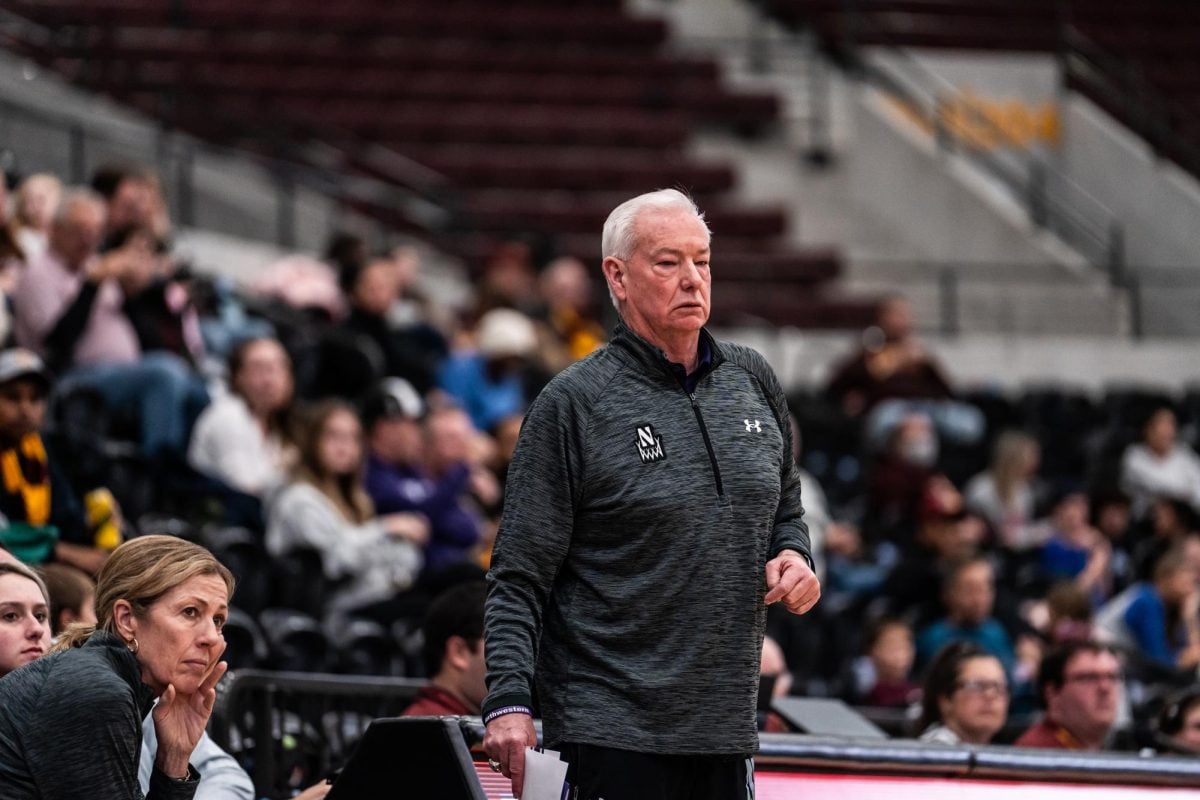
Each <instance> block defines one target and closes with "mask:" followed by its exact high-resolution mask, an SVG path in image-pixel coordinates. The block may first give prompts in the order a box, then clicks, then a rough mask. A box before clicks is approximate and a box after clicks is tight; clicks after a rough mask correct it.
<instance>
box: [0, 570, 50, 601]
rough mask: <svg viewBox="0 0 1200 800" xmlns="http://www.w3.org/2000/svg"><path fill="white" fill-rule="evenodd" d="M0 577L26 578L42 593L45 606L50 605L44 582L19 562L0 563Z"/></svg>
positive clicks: (48, 593)
mask: <svg viewBox="0 0 1200 800" xmlns="http://www.w3.org/2000/svg"><path fill="white" fill-rule="evenodd" d="M0 575H18V576H20V577H22V578H28V579H29V580H31V581H33V582H34V583H35V584H36V585H37V587H38V591H39V592H41V593H42V598H43V599H45V601H46V605H47V606H48V605H50V592H49V590H47V589H46V582H45V581H43V580H42V578H41V576H40V575H38V574H37V573H36V572H34V571H33V570H31V569H30V568H29V567H27V566H25V565H24V564H22V563H21V562H20V561H0Z"/></svg>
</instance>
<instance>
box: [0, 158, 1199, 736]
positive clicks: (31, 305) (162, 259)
mask: <svg viewBox="0 0 1200 800" xmlns="http://www.w3.org/2000/svg"><path fill="white" fill-rule="evenodd" d="M172 236H173V228H172V222H171V218H170V214H169V213H168V210H167V204H166V203H165V201H164V194H163V187H162V185H161V183H160V180H159V178H158V177H157V176H156V175H155V174H154V173H153V172H151V171H148V170H145V169H142V168H140V167H136V166H119V165H115V166H106V167H103V168H101V169H99V170H97V171H96V173H95V175H94V176H93V179H92V181H91V183H90V185H89V186H87V187H68V186H64V185H63V184H62V182H61V181H60V180H59V179H58V178H56V177H55V176H52V175H44V174H35V175H28V176H23V177H19V178H16V179H13V180H12V181H11V185H9V183H8V181H7V180H5V179H4V177H3V176H0V292H2V293H3V299H4V302H3V303H0V341H2V342H3V344H4V350H3V352H0V475H2V477H3V481H4V486H3V490H2V491H0V514H2V515H3V520H2V525H3V528H2V529H0V546H2V547H3V549H4V550H6V551H8V553H9V554H10V555H11V556H14V557H16V558H17V559H19V560H21V561H23V562H25V563H26V564H29V565H32V566H36V567H39V568H41V569H42V570H44V572H45V575H46V578H47V582H48V583H49V590H50V593H51V606H52V609H53V613H52V614H51V615H50V618H52V619H54V620H56V621H57V620H59V619H60V616H59V615H60V614H65V615H68V617H67V619H68V621H69V620H70V618H71V616H70V615H76V616H77V615H86V614H87V613H88V610H87V606H88V603H89V600H88V586H89V581H90V577H89V576H91V575H94V574H95V573H96V571H97V570H98V569H99V567H100V565H102V564H103V563H104V559H105V558H106V556H107V554H108V553H109V552H111V551H112V550H113V549H114V548H115V547H116V546H117V545H118V544H120V543H121V541H123V540H124V539H125V538H128V537H133V536H137V535H140V534H145V533H172V534H174V535H178V536H184V537H189V538H192V539H194V540H195V541H198V542H200V543H202V544H205V545H206V546H208V547H210V548H211V549H212V550H213V551H214V552H215V553H217V555H218V557H220V558H222V560H223V561H224V562H225V563H226V564H227V565H228V566H229V567H230V568H231V569H232V570H233V571H234V573H235V574H236V575H237V577H238V582H239V589H238V594H237V595H236V596H235V597H234V606H235V607H236V608H235V612H239V613H241V615H242V618H244V619H242V618H239V616H238V614H237V613H234V614H231V616H230V623H229V628H228V633H227V638H229V639H230V641H231V645H230V651H229V653H228V654H227V655H228V657H229V658H230V659H231V663H233V664H234V666H237V665H238V664H241V665H260V666H274V667H297V666H300V667H308V668H314V669H317V668H321V669H335V670H343V671H372V670H374V671H388V672H393V673H401V674H409V675H425V676H428V677H431V678H434V677H436V676H437V675H438V674H441V673H442V672H445V671H447V670H448V671H449V673H448V674H450V675H452V679H448V680H447V681H446V682H445V686H444V687H443V689H444V693H448V695H446V696H439V695H437V693H436V692H435V693H433V694H431V695H430V696H428V697H426V698H424V700H425V701H428V702H434V701H435V700H438V699H439V697H440V699H441V700H442V701H446V702H447V703H448V702H449V701H448V700H447V697H450V698H452V699H453V700H454V703H457V705H455V704H453V703H451V704H449V705H447V706H443V707H450V708H461V709H462V710H463V711H462V712H460V713H466V712H475V713H477V712H478V704H479V702H480V700H481V698H482V693H481V691H480V690H479V688H478V685H479V683H481V681H482V667H481V663H482V662H481V660H480V659H481V658H482V652H481V645H480V636H481V629H480V628H479V625H478V616H479V610H478V608H477V607H478V606H480V605H481V602H482V600H481V596H479V595H478V594H477V592H476V594H468V595H465V597H466V598H467V599H465V600H463V601H462V603H459V604H458V605H455V604H454V603H450V604H447V602H446V601H444V600H442V601H438V602H435V600H437V598H439V597H444V596H445V592H446V591H447V590H449V591H455V590H457V591H458V592H460V593H461V592H462V591H463V590H462V586H463V585H467V586H478V583H477V581H478V579H479V578H481V577H482V575H483V574H484V572H485V571H486V569H487V566H488V562H489V554H490V548H491V543H492V541H493V539H494V536H495V532H496V525H497V522H498V519H499V512H500V509H501V506H502V503H503V498H504V483H505V474H506V470H507V465H508V463H509V460H510V458H511V455H512V452H513V448H514V447H515V445H516V440H517V434H518V432H519V429H520V425H521V421H522V418H523V415H524V412H525V410H526V408H527V407H528V405H529V403H530V402H531V400H532V399H533V398H534V397H536V395H537V392H538V391H539V389H540V388H541V387H542V386H543V385H544V384H545V383H546V381H548V380H549V378H550V377H552V376H553V375H554V374H555V373H557V372H558V371H559V370H561V369H563V368H564V367H566V366H567V365H569V364H570V363H572V362H573V361H575V360H577V359H580V358H583V357H586V356H587V355H588V354H589V353H590V352H592V351H593V350H594V349H596V348H597V347H600V346H602V345H603V342H604V338H605V326H604V324H603V323H604V322H605V321H606V320H608V319H610V312H608V311H607V309H606V308H605V306H606V305H607V303H606V301H605V298H604V296H603V292H602V291H598V287H599V277H600V276H599V275H598V274H597V273H596V271H594V270H592V271H589V269H588V268H587V267H586V266H585V265H584V264H582V263H581V262H579V261H577V260H574V259H569V258H551V259H548V260H546V261H545V263H541V262H540V261H539V260H537V259H535V257H534V255H533V251H532V250H531V249H530V248H529V247H528V246H526V245H524V244H521V243H516V242H514V243H511V244H509V245H506V246H504V247H502V248H499V249H498V250H497V251H496V252H495V253H494V254H493V256H492V258H491V259H490V260H489V262H488V266H487V267H486V269H484V270H483V272H482V273H481V274H480V275H477V276H475V278H474V286H473V288H474V292H473V299H472V301H471V302H470V303H469V304H468V305H467V306H465V307H450V306H447V305H445V304H442V303H439V302H438V301H437V300H436V299H435V298H434V297H433V296H431V295H430V294H429V293H428V292H427V291H426V288H425V287H426V282H425V281H424V280H423V278H422V264H421V258H420V255H419V251H418V250H417V249H414V248H411V247H404V246H401V247H392V246H389V247H384V248H376V247H374V245H375V244H376V243H372V242H369V241H368V240H367V239H365V238H363V237H360V236H356V235H354V234H352V233H339V234H337V235H335V236H333V237H332V238H331V240H330V241H329V243H328V247H327V248H326V251H325V252H324V253H321V254H319V257H314V256H306V255H296V256H292V257H289V258H287V259H284V260H282V261H280V262H279V263H277V264H275V265H273V266H272V267H271V269H270V270H268V271H267V273H266V274H265V275H264V276H263V277H261V278H260V279H258V280H257V281H255V282H254V283H253V284H252V285H247V286H239V285H235V284H233V283H232V282H230V281H228V280H227V279H223V278H220V277H216V276H214V275H209V274H205V273H204V272H202V271H199V270H196V269H194V268H193V266H192V265H190V264H188V263H185V262H183V261H181V260H180V259H179V258H178V257H177V256H176V253H175V251H174V249H173V247H172ZM718 244H719V241H718ZM718 262H719V247H718ZM714 302H715V303H717V304H720V302H721V298H720V297H719V296H717V297H715V298H714ZM915 328H916V326H915V324H914V320H913V319H912V313H911V309H910V307H909V305H908V303H907V302H906V301H905V300H904V299H903V298H901V297H891V298H886V299H884V300H883V301H882V302H881V303H880V305H879V313H878V319H877V321H876V324H875V325H874V326H872V327H871V328H870V329H868V330H866V331H864V332H863V334H862V339H861V346H860V347H859V348H857V349H856V350H855V352H854V353H852V354H851V356H850V357H848V358H847V359H846V360H845V361H844V362H843V363H840V364H836V365H833V369H832V378H831V380H830V381H829V384H828V385H827V386H825V387H821V388H820V389H819V390H816V389H814V390H809V391H802V392H798V393H797V394H796V396H795V398H794V399H793V402H792V410H793V414H794V416H795V417H796V420H795V422H796V424H797V429H798V432H799V434H800V435H798V436H796V437H795V438H796V441H797V444H798V448H797V454H796V455H797V459H798V460H799V462H800V463H801V465H802V466H803V467H804V468H805V469H806V472H805V485H804V504H805V507H806V511H807V519H808V521H809V526H810V533H811V534H812V537H813V543H814V555H815V558H816V561H817V566H818V570H819V574H820V576H821V578H822V583H823V587H824V598H823V600H822V602H821V604H820V606H819V607H818V610H817V611H816V612H814V613H813V614H810V615H807V616H805V617H792V616H790V615H786V614H784V613H778V614H777V613H776V611H775V610H774V609H773V610H772V614H771V619H770V623H769V633H770V635H771V638H770V639H768V641H767V644H766V651H765V656H764V672H765V673H769V674H770V676H771V677H774V678H775V680H774V681H773V686H774V687H775V691H776V692H781V693H787V692H792V693H796V694H806V695H820V696H833V697H840V698H842V699H844V700H846V701H847V702H850V703H851V704H853V705H855V706H858V707H862V708H867V709H872V711H871V714H872V717H873V718H874V719H877V720H879V721H881V724H885V725H886V726H888V727H889V728H890V730H892V732H894V733H901V734H904V735H913V736H921V737H922V738H923V739H926V740H928V741H935V742H938V741H941V742H948V741H962V742H973V743H986V742H1004V743H1007V742H1012V741H1015V740H1017V739H1018V738H1019V739H1020V743H1022V744H1029V745H1034V746H1057V747H1066V748H1072V749H1099V748H1102V747H1123V748H1136V747H1154V748H1157V749H1177V750H1184V751H1189V748H1193V749H1194V748H1196V747H1197V746H1198V743H1200V695H1198V694H1197V693H1195V692H1191V691H1189V689H1188V687H1189V685H1190V684H1193V683H1194V682H1195V674H1196V669H1197V666H1198V665H1200V618H1198V608H1200V516H1198V512H1200V459H1198V458H1197V456H1196V453H1195V452H1194V451H1193V449H1192V447H1191V445H1190V442H1189V439H1190V438H1191V437H1192V436H1193V435H1194V433H1195V432H1196V431H1195V429H1194V425H1195V424H1196V423H1197V422H1200V420H1197V419H1194V418H1192V417H1190V416H1188V409H1187V408H1185V405H1186V404H1180V403H1178V402H1176V401H1175V400H1174V399H1172V398H1149V399H1147V398H1145V397H1140V396H1139V399H1138V402H1133V401H1132V400H1131V401H1130V402H1127V403H1124V404H1120V407H1119V408H1116V407H1115V406H1114V407H1113V408H1108V409H1104V408H1097V407H1096V404H1095V403H1092V402H1091V401H1087V403H1089V404H1090V405H1088V406H1087V407H1084V405H1080V403H1081V402H1083V401H1081V400H1080V398H1078V397H1074V396H1068V395H1066V394H1059V395H1054V394H1053V393H1050V394H1045V393H1043V394H1042V395H1037V396H1033V395H1029V396H1027V397H1025V398H1023V399H1022V401H1021V402H1015V401H1013V400H1012V399H1011V398H1009V399H1005V398H1002V397H999V396H982V395H972V394H970V393H964V392H962V391H961V390H958V389H956V387H955V384H954V381H953V378H952V376H951V375H950V374H948V373H947V372H946V370H945V369H944V368H943V366H942V365H941V364H939V363H938V361H937V359H936V358H935V357H934V356H933V355H932V354H931V353H930V351H929V350H928V349H926V347H925V346H924V345H923V344H922V342H921V341H920V338H919V337H918V336H917V334H916V332H915ZM1181 416H1182V417H1183V419H1182V424H1181ZM1068 433H1069V435H1067V434H1068ZM801 442H803V446H802V447H800V446H799V445H800V443H801ZM5 585H7V584H5V583H3V582H0V587H3V586H5ZM3 600H4V598H3V597H0V602H2V601H3ZM464 603H465V604H466V605H465V606H464V605H463V604H464ZM431 607H432V608H434V609H437V610H438V613H435V614H430V609H431ZM464 607H465V608H467V611H469V612H470V613H463V611H462V609H463V608H464ZM455 609H458V611H457V613H455ZM281 614H286V615H287V616H281ZM427 618H428V619H429V620H430V621H434V626H435V628H434V629H436V630H437V631H438V634H437V635H436V636H433V637H430V636H426V637H425V639H424V642H425V645H426V649H425V650H424V651H421V649H420V641H421V640H420V637H415V634H416V632H417V631H419V630H420V628H421V625H422V623H423V622H424V621H426V620H427ZM3 623H4V625H5V626H9V625H15V624H16V623H15V622H12V621H10V620H8V619H7V618H6V619H5V620H4V621H3ZM55 624H56V625H57V622H56V623H55ZM239 624H241V625H243V626H244V629H245V630H246V631H248V632H249V634H248V637H249V638H247V639H246V642H251V643H253V642H257V641H259V640H265V641H266V642H267V643H268V644H269V647H268V648H267V650H266V652H265V653H264V652H261V651H260V649H259V648H257V647H251V646H250V645H249V644H248V645H247V646H246V648H245V649H244V650H241V651H239V648H238V641H240V640H237V639H236V638H235V632H236V630H237V629H238V625H239ZM364 625H369V626H371V627H370V629H371V630H373V631H375V632H376V639H375V641H379V640H386V641H387V642H388V643H389V644H388V646H387V647H385V648H384V649H385V650H387V648H388V647H390V648H391V650H387V652H385V653H384V654H383V655H382V656H381V657H380V658H370V657H367V658H362V659H358V660H356V659H354V658H349V657H347V656H346V654H347V653H350V652H352V648H350V647H348V646H347V647H340V646H339V643H340V644H343V645H344V644H346V641H347V640H346V639H345V638H343V637H345V636H347V635H348V634H347V633H346V632H347V631H351V630H354V631H362V630H366V628H364V627H363V626H364ZM51 627H52V626H51V625H49V624H46V625H45V626H44V628H45V630H44V631H42V630H41V629H38V632H37V635H36V637H34V638H40V637H43V636H44V637H47V638H48V637H49V636H50V628H51ZM289 632H291V633H295V632H308V633H311V634H313V635H314V636H317V635H320V636H323V637H324V638H325V641H326V644H325V645H324V649H321V648H316V650H313V648H310V649H309V651H306V652H301V649H302V648H299V647H298V646H296V645H295V641H297V640H296V639H292V640H288V639H287V638H286V637H287V636H288V635H289ZM27 633H28V632H27V631H26V634H27ZM26 634H22V635H26ZM28 635H30V636H32V634H28ZM414 637H415V638H414ZM16 641H18V642H19V641H20V640H19V639H18V640H16ZM289 641H290V642H291V645H289ZM430 641H433V643H434V645H433V649H432V651H431V650H430V649H429V647H428V645H429V642H430ZM414 642H416V644H414ZM289 646H291V648H292V649H288V648H289ZM26 649H28V650H29V652H33V650H36V648H26ZM21 652H25V651H24V650H22V651H21ZM306 653H307V655H306ZM0 658H9V656H6V655H5V654H3V653H0ZM306 658H307V660H306ZM443 659H444V660H443ZM19 663H20V661H19V660H18V661H13V660H12V658H9V661H7V662H4V663H0V673H2V672H4V671H7V670H11V669H13V668H15V667H16V666H18V665H19ZM765 724H767V725H768V726H780V725H784V726H786V725H787V721H786V720H781V719H779V718H778V717H772V718H769V719H767V720H765Z"/></svg>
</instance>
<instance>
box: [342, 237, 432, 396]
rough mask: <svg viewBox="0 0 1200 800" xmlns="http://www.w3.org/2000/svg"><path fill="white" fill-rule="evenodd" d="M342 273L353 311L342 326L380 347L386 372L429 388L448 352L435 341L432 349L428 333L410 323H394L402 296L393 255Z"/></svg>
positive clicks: (426, 389) (424, 388)
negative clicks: (425, 333)
mask: <svg viewBox="0 0 1200 800" xmlns="http://www.w3.org/2000/svg"><path fill="white" fill-rule="evenodd" d="M339 277H340V280H341V282H342V287H343V290H344V291H345V292H346V295H347V297H348V298H349V301H350V315H349V316H348V317H347V318H346V319H345V321H344V322H343V323H342V329H343V330H346V331H348V332H350V333H352V334H354V335H356V336H358V337H360V338H361V339H364V340H366V341H369V342H371V343H372V344H373V345H374V346H375V347H377V348H378V350H379V353H380V354H381V355H382V357H383V365H382V366H383V375H390V376H397V377H402V378H405V379H406V380H408V381H409V382H411V383H412V384H413V385H415V386H416V387H417V388H418V390H420V391H428V390H429V389H430V388H431V387H432V386H433V383H434V375H435V373H436V369H437V364H438V362H439V360H440V358H441V357H442V355H443V354H444V351H443V345H442V344H441V343H440V342H435V343H434V344H433V345H432V350H431V349H430V345H429V342H428V341H427V337H425V336H423V335H421V334H420V333H418V332H416V331H414V330H412V329H411V328H410V327H409V326H405V327H396V326H394V325H393V324H392V320H391V313H392V309H393V308H394V307H395V305H396V304H397V303H398V302H399V300H400V290H399V289H400V276H399V274H398V273H397V271H396V266H395V264H394V263H393V261H392V259H391V258H390V257H388V256H380V257H375V258H369V259H367V261H366V262H365V263H362V264H361V265H350V266H348V267H347V268H346V269H345V270H344V271H342V273H341V274H340V276H339Z"/></svg>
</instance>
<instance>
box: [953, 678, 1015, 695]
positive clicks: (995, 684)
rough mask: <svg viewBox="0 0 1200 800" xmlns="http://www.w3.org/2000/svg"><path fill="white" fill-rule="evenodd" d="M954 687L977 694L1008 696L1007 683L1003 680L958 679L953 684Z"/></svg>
mask: <svg viewBox="0 0 1200 800" xmlns="http://www.w3.org/2000/svg"><path fill="white" fill-rule="evenodd" d="M955 686H956V688H959V689H962V690H963V691H964V692H970V693H971V694H979V695H989V694H990V695H995V696H997V697H1007V696H1008V684H1007V683H1005V682H1004V681H985V680H974V681H959V682H958V683H957V684H955Z"/></svg>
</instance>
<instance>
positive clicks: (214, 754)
mask: <svg viewBox="0 0 1200 800" xmlns="http://www.w3.org/2000/svg"><path fill="white" fill-rule="evenodd" d="M6 573H7V574H8V575H22V576H24V577H23V578H19V579H17V580H19V581H22V583H14V584H13V586H15V587H16V588H17V590H18V592H17V593H16V594H14V593H13V592H10V591H9V588H10V586H9V579H8V578H7V577H6ZM42 574H43V575H44V577H45V585H44V586H42V584H41V581H40V580H39V578H38V577H37V576H36V575H35V574H34V573H33V572H31V571H29V570H28V568H26V567H24V566H22V565H19V564H17V565H14V564H10V563H6V562H0V609H3V610H4V612H5V613H4V614H3V616H2V617H0V676H3V675H5V674H7V673H8V672H10V671H12V669H15V668H16V666H20V664H16V665H15V666H14V665H13V664H10V663H9V661H10V659H7V658H6V656H8V655H9V653H10V650H12V651H13V652H14V653H15V654H16V655H17V656H19V660H20V661H21V662H22V663H28V661H33V660H35V659H36V658H40V657H41V656H42V655H44V654H45V652H46V651H47V650H49V645H50V634H49V633H48V631H49V630H50V629H51V628H53V635H55V636H57V635H59V634H61V633H62V632H63V630H65V629H66V627H67V626H68V625H71V624H73V623H80V624H82V625H85V626H95V624H96V622H97V619H96V610H95V605H94V600H95V589H96V585H95V583H93V582H92V579H91V578H89V577H88V576H87V575H86V574H84V573H83V572H80V571H79V570H77V569H74V568H73V567H68V566H66V565H64V564H48V565H46V566H45V567H43V568H42ZM31 582H32V584H36V585H37V586H38V587H39V588H40V590H41V591H45V592H46V594H45V595H44V596H43V597H44V599H38V597H39V593H38V591H37V590H34V591H26V586H25V584H30V583H31ZM20 594H27V595H28V596H26V597H21V596H20ZM47 602H48V603H49V610H48V611H47V609H46V603H47ZM17 627H21V628H23V629H24V630H23V631H22V638H23V641H24V642H25V644H24V646H23V647H22V649H21V650H19V651H17V650H15V649H13V648H10V647H8V646H6V645H7V644H8V642H7V638H6V634H8V633H9V632H10V628H13V629H15V628H17ZM39 630H40V631H42V635H41V636H40V637H39V636H38V631H39ZM34 639H39V642H40V643H39V644H38V645H31V644H29V642H31V641H33V640H34ZM41 640H44V642H42V641H41ZM43 644H44V646H42V645H43ZM142 737H143V739H142V748H141V761H140V767H139V774H138V777H139V783H140V785H141V789H142V792H143V793H145V792H149V790H150V776H151V774H152V772H153V770H154V761H155V756H156V754H157V748H158V738H157V734H156V732H155V727H154V715H153V714H148V715H147V716H146V718H145V720H144V721H143V722H142ZM191 762H192V764H194V765H195V767H196V770H197V771H198V772H199V773H200V775H201V779H200V782H199V785H198V786H197V787H196V794H195V797H196V798H199V799H200V800H253V798H254V796H255V795H254V785H253V783H252V782H251V781H250V776H249V775H247V774H246V771H245V770H243V769H242V768H241V766H239V765H238V763H237V761H235V760H234V758H233V757H232V756H230V755H229V754H228V753H226V752H225V751H224V750H222V749H221V748H219V747H218V746H217V745H216V744H215V743H214V742H213V741H212V740H211V739H210V738H209V737H208V734H207V733H205V734H203V735H202V736H201V737H200V741H199V742H198V743H197V744H196V749H195V750H194V751H193V752H192V758H191ZM318 796H321V795H318Z"/></svg>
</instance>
